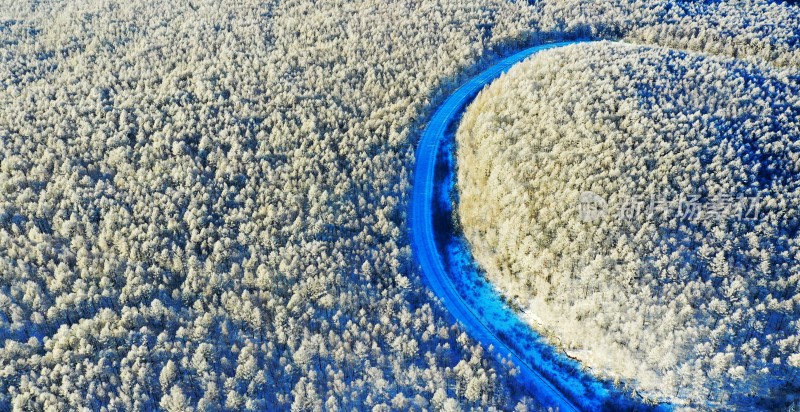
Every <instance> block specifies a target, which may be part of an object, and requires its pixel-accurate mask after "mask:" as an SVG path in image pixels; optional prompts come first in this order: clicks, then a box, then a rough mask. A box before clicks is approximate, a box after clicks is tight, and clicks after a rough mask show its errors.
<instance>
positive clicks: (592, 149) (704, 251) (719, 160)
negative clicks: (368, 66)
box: [456, 42, 800, 408]
mask: <svg viewBox="0 0 800 412" xmlns="http://www.w3.org/2000/svg"><path fill="white" fill-rule="evenodd" d="M456 139H457V143H458V164H459V169H458V184H459V188H460V204H459V216H460V218H461V223H462V226H463V230H464V233H465V235H466V236H467V238H468V239H469V240H470V243H471V245H472V248H473V253H474V254H475V256H476V259H477V260H478V261H479V262H480V263H481V265H482V266H483V267H484V268H485V269H486V271H487V276H488V277H489V279H490V280H491V281H493V282H494V283H495V284H496V285H498V287H499V288H500V290H501V291H502V292H503V293H505V294H506V295H507V296H508V297H509V298H511V299H515V300H516V301H517V302H519V303H520V304H521V306H522V307H523V310H524V311H525V313H526V314H527V315H528V316H527V318H528V319H529V321H530V322H531V323H532V324H533V325H534V326H535V327H536V328H537V329H539V330H541V331H543V332H544V333H545V334H546V335H547V336H548V337H549V338H550V339H551V340H552V341H553V342H554V343H555V344H557V345H559V346H561V347H563V348H564V349H565V350H566V351H567V353H569V354H570V355H571V356H574V357H576V358H578V359H580V360H581V361H582V362H584V363H585V364H586V365H587V366H589V367H591V368H593V369H594V370H596V371H598V373H601V374H603V375H605V376H608V377H610V378H613V379H621V380H623V381H624V382H625V383H626V384H627V385H629V386H631V387H634V388H636V389H637V390H638V391H641V392H645V393H647V394H648V395H649V396H650V397H653V398H655V399H659V400H667V401H670V402H673V403H677V404H685V403H688V404H691V405H695V406H701V405H705V406H708V405H713V406H718V407H723V408H730V407H732V406H735V405H739V406H740V405H741V404H742V403H743V402H751V401H752V400H751V399H747V398H748V397H754V398H760V397H763V398H766V399H768V400H770V401H773V400H775V399H786V396H787V395H786V394H787V393H792V392H796V391H797V388H798V385H800V382H798V381H796V380H795V374H796V372H797V370H798V367H800V354H798V349H800V272H798V269H800V267H798V261H799V260H800V235H798V233H797V226H798V220H799V219H800V217H799V216H798V214H797V211H798V210H799V209H800V76H798V72H797V71H796V70H784V69H775V68H772V67H770V66H769V65H766V64H762V65H755V64H750V63H743V62H740V61H738V60H730V59H718V58H712V57H707V56H701V55H698V54H693V53H685V52H676V51H672V50H667V49H663V48H657V47H645V46H632V45H624V44H615V43H608V42H604V43H594V44H591V45H576V46H569V47H566V48H563V49H558V50H555V51H548V52H545V53H544V54H542V55H539V56H537V58H536V59H532V60H530V61H527V62H524V63H521V64H520V65H518V66H516V67H514V68H513V69H512V70H511V71H510V72H509V73H507V74H506V75H504V76H503V77H501V78H500V79H498V80H496V81H495V82H493V83H492V84H491V85H490V86H489V87H488V88H487V89H485V90H484V91H483V92H482V93H481V94H480V95H479V96H478V98H476V100H475V101H474V102H473V103H472V105H470V107H469V108H468V110H467V112H466V114H465V116H464V119H463V120H462V123H461V124H460V126H459V129H458V133H457V138H456ZM586 192H591V193H594V194H596V195H597V196H599V198H602V199H604V200H605V201H606V202H607V209H606V213H605V215H604V216H601V217H599V218H596V219H595V216H591V217H592V219H582V218H581V214H580V212H581V211H580V210H579V207H580V202H581V201H582V200H583V199H582V198H581V196H582V194H583V193H586ZM682 196H684V198H685V200H686V201H685V202H684V205H686V206H685V208H684V209H683V211H682V212H681V211H679V210H677V207H678V204H679V202H678V200H679V199H680V198H681V197H682ZM690 198H694V202H695V203H694V209H693V210H691V212H692V213H690V211H689V210H688V207H689V205H691V204H692V203H690V201H689V200H690ZM631 199H638V201H637V202H636V203H641V204H640V205H638V207H639V208H640V210H641V211H640V212H639V213H632V211H633V207H636V205H635V203H634V202H632V201H631ZM722 199H727V200H726V202H725V203H722V202H721V200H722ZM739 199H741V200H742V201H743V204H742V208H743V210H741V211H740V213H737V212H736V211H735V210H732V209H733V208H735V207H737V206H738V204H737V202H738V200H739ZM651 201H652V202H655V203H656V204H655V208H654V209H652V210H647V207H648V204H649V203H650V202H651ZM700 205H702V206H700ZM720 206H726V209H727V210H725V209H721V208H720ZM715 208H716V209H715ZM764 402H766V401H764ZM760 405H762V406H763V405H766V403H762V404H760Z"/></svg>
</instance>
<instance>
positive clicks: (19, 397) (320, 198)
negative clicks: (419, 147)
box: [0, 0, 800, 411]
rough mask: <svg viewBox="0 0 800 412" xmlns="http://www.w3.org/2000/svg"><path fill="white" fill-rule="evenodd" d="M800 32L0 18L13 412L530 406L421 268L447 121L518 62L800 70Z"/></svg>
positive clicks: (594, 14)
mask: <svg viewBox="0 0 800 412" xmlns="http://www.w3.org/2000/svg"><path fill="white" fill-rule="evenodd" d="M723 13H724V14H725V15H716V14H723ZM750 14H753V15H752V16H751V15H750ZM727 16H730V17H727ZM798 16H800V12H799V11H798V8H797V7H795V6H790V5H786V4H783V3H773V2H766V1H752V2H745V1H739V0H730V1H725V2H721V3H714V4H704V3H698V4H691V3H686V2H682V1H677V0H669V1H649V0H648V1H644V0H635V1H634V0H631V1H621V2H613V3H611V2H604V1H585V0H580V1H578V0H570V1H566V2H565V1H561V0H558V1H556V0H546V1H537V2H517V1H505V0H447V1H442V0H401V1H377V0H358V1H343V0H323V1H315V2H311V1H306V0H289V1H281V2H279V1H271V0H267V1H252V0H244V1H231V0H177V1H166V0H145V1H120V0H103V1H88V0H53V1H45V2H43V1H38V0H0V410H19V411H23V410H37V411H38V410H81V409H88V410H156V409H160V410H167V411H183V410H187V409H192V410H296V411H301V410H321V409H324V410H353V409H356V410H376V411H381V410H389V409H396V410H414V409H415V410H422V409H425V410H448V411H453V410H459V409H462V410H469V409H477V410H491V409H496V410H509V409H514V408H517V407H518V408H520V409H521V410H524V409H526V408H532V407H535V406H536V405H535V403H533V401H532V400H531V399H529V398H528V397H527V396H526V394H525V393H522V392H521V391H519V390H518V389H519V388H517V387H516V386H515V380H514V376H513V375H514V367H513V365H508V364H507V363H504V362H500V361H497V360H496V359H494V357H492V356H490V355H489V353H488V351H489V348H484V347H481V346H480V345H478V344H476V342H475V341H473V340H471V339H470V338H469V337H468V336H467V335H466V334H464V333H463V330H462V329H461V328H460V327H459V326H458V325H456V324H455V322H454V321H453V319H452V317H450V316H449V315H448V314H447V313H446V311H444V310H443V309H442V306H441V305H440V304H439V302H437V300H436V299H435V297H434V296H432V294H431V293H430V292H429V290H428V289H427V288H426V286H425V285H424V283H423V282H422V281H421V279H420V276H419V271H418V268H417V267H416V265H415V263H414V259H413V256H411V253H410V248H409V246H408V237H407V230H408V228H407V225H406V210H407V207H408V193H409V175H410V173H411V171H412V170H413V169H412V168H413V161H414V159H413V152H414V146H415V143H416V141H417V138H418V136H419V132H420V129H421V127H422V126H423V125H424V123H425V119H427V116H429V114H430V111H431V110H432V108H433V107H435V104H436V103H437V102H439V101H441V99H442V98H443V97H444V96H446V95H447V94H448V93H449V92H451V91H452V90H453V89H454V87H455V86H456V85H458V84H459V82H460V80H461V79H463V78H465V76H468V75H469V74H471V73H474V72H476V71H477V70H478V69H479V68H481V67H483V66H484V65H486V64H489V63H491V62H493V61H495V60H496V59H497V58H499V57H500V56H505V55H508V54H510V53H511V52H513V51H516V50H519V49H521V48H523V47H526V46H530V45H533V44H539V43H542V42H545V41H551V40H558V39H568V38H577V37H582V36H610V37H614V38H626V39H628V40H629V41H637V42H664V43H667V42H669V44H670V45H677V46H680V47H683V46H682V45H686V47H687V48H694V49H697V50H707V51H708V52H709V53H716V54H719V55H731V56H734V55H736V56H738V55H751V54H752V55H753V56H755V57H753V58H754V59H757V60H759V61H760V60H763V61H766V62H769V63H770V64H775V65H776V66H778V65H781V66H784V67H797V66H798V64H797V62H798V60H797V38H798V37H797V36H798V33H797V27H798V21H800V20H798ZM719 36H723V37H724V41H726V42H728V43H724V47H723V46H719V47H717V46H713V45H714V44H723V43H717V42H719V41H722V39H719V38H718V37H719ZM765 45H768V46H769V48H770V49H769V50H771V51H770V52H769V53H766V52H764V53H760V52H759V53H755V52H753V50H762V49H763V48H764V47H766V46H765ZM677 46H676V47H677ZM777 84H779V83H776V86H774V87H778V86H777ZM778 144H779V143H776V146H775V150H778V149H777V148H778V146H777V145H778ZM766 287H771V286H765V288H766ZM761 298H764V296H762V297H761ZM781 319H783V320H782V321H781V322H780V323H781V324H782V325H783V326H782V327H783V328H784V330H786V329H785V328H789V326H788V325H789V323H788V318H786V319H784V318H781ZM772 323H773V324H777V323H778V318H777V317H776V318H775V319H774V320H773V321H772ZM753 367H754V366H753ZM748 370H749V369H748Z"/></svg>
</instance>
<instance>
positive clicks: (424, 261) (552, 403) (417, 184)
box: [410, 42, 594, 411]
mask: <svg viewBox="0 0 800 412" xmlns="http://www.w3.org/2000/svg"><path fill="white" fill-rule="evenodd" d="M575 43H577V42H566V43H553V44H546V45H542V46H537V47H532V48H529V49H526V50H523V51H521V52H519V53H517V54H514V55H512V56H510V57H507V58H505V59H503V60H501V61H500V62H498V63H496V64H494V65H493V66H491V67H489V68H488V69H486V70H484V71H483V72H481V73H480V74H479V75H477V76H476V77H474V78H472V79H471V80H469V81H468V82H467V83H466V84H464V85H463V86H461V87H459V88H458V90H456V91H455V93H453V94H452V95H451V96H450V97H449V98H448V99H447V100H446V101H445V102H444V103H442V104H441V106H439V108H438V109H437V110H436V112H435V113H434V115H433V117H432V118H431V119H430V121H429V123H428V126H427V128H426V129H425V131H424V132H423V134H422V138H421V139H420V142H419V145H418V147H417V151H416V169H415V175H414V186H413V192H412V199H411V211H410V212H411V219H410V228H411V244H412V249H413V251H414V254H415V256H416V257H417V260H418V262H419V265H420V266H421V268H422V272H423V274H424V277H425V279H426V280H427V282H428V284H429V286H430V287H431V289H432V290H433V292H434V293H435V294H436V295H437V296H438V297H439V298H440V299H441V300H442V302H443V304H444V305H445V307H446V308H447V309H448V310H449V311H450V313H451V314H452V315H453V316H454V317H455V318H456V319H457V320H458V321H459V322H460V323H461V324H462V325H463V326H464V328H465V329H466V330H467V333H468V334H469V335H470V336H471V337H472V338H473V339H476V340H478V341H479V342H481V343H482V344H483V345H484V346H486V347H489V346H490V345H491V346H492V347H494V351H493V353H494V354H495V355H496V356H500V357H502V358H505V359H510V360H511V361H513V363H514V364H515V365H516V366H518V367H519V369H520V375H519V376H518V378H519V380H520V382H521V383H522V385H523V386H524V387H526V388H527V389H528V390H529V391H530V393H531V395H533V396H535V397H536V398H537V399H538V401H539V402H541V403H542V404H543V405H545V406H548V407H552V408H554V409H558V410H561V411H577V410H583V409H594V408H593V407H591V406H588V405H576V402H575V401H574V400H571V399H570V397H569V396H568V395H566V394H565V393H563V392H562V391H561V390H559V389H558V387H557V386H562V387H563V386H564V385H563V384H562V385H557V384H554V382H551V381H550V380H548V379H547V378H546V377H545V376H543V375H542V374H541V373H540V372H539V371H538V370H537V369H536V368H535V366H534V365H533V364H531V362H528V361H527V360H526V359H527V358H526V357H525V356H523V355H522V354H520V353H517V351H516V350H515V349H514V348H513V347H511V346H509V345H508V344H506V343H505V342H504V341H503V340H502V339H501V338H500V337H499V336H498V335H497V334H496V333H495V332H494V331H493V328H491V327H489V325H491V324H492V319H487V318H486V317H485V316H484V315H483V314H482V311H477V310H475V308H472V307H471V306H470V304H469V303H467V302H466V301H465V299H464V298H463V297H462V296H461V295H460V294H459V292H458V290H457V289H456V287H455V285H454V284H453V282H452V280H451V279H450V277H449V276H448V274H447V271H446V269H445V266H444V263H443V259H442V256H441V255H440V253H439V250H438V249H437V246H436V242H435V240H434V227H433V215H432V207H433V206H432V204H433V194H434V172H435V169H436V157H437V152H438V149H439V144H440V143H441V142H442V140H443V138H444V136H445V132H446V131H447V129H448V126H449V125H450V124H451V123H452V122H453V121H455V120H456V119H457V118H458V117H459V116H460V115H461V113H462V111H463V110H464V108H465V107H466V105H467V104H468V103H469V102H471V101H472V99H473V98H474V97H475V96H476V95H477V93H478V92H479V91H480V90H481V89H482V88H483V87H484V86H485V85H486V84H488V83H489V82H491V81H492V80H494V79H495V78H497V77H499V76H500V75H501V74H502V73H504V72H506V71H507V70H508V69H509V68H511V66H513V65H514V64H516V63H518V62H520V61H522V60H524V59H526V58H527V57H529V56H531V55H533V54H535V53H537V52H540V51H543V50H547V49H553V48H557V47H562V46H566V45H570V44H575ZM572 398H573V399H574V397H572Z"/></svg>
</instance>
